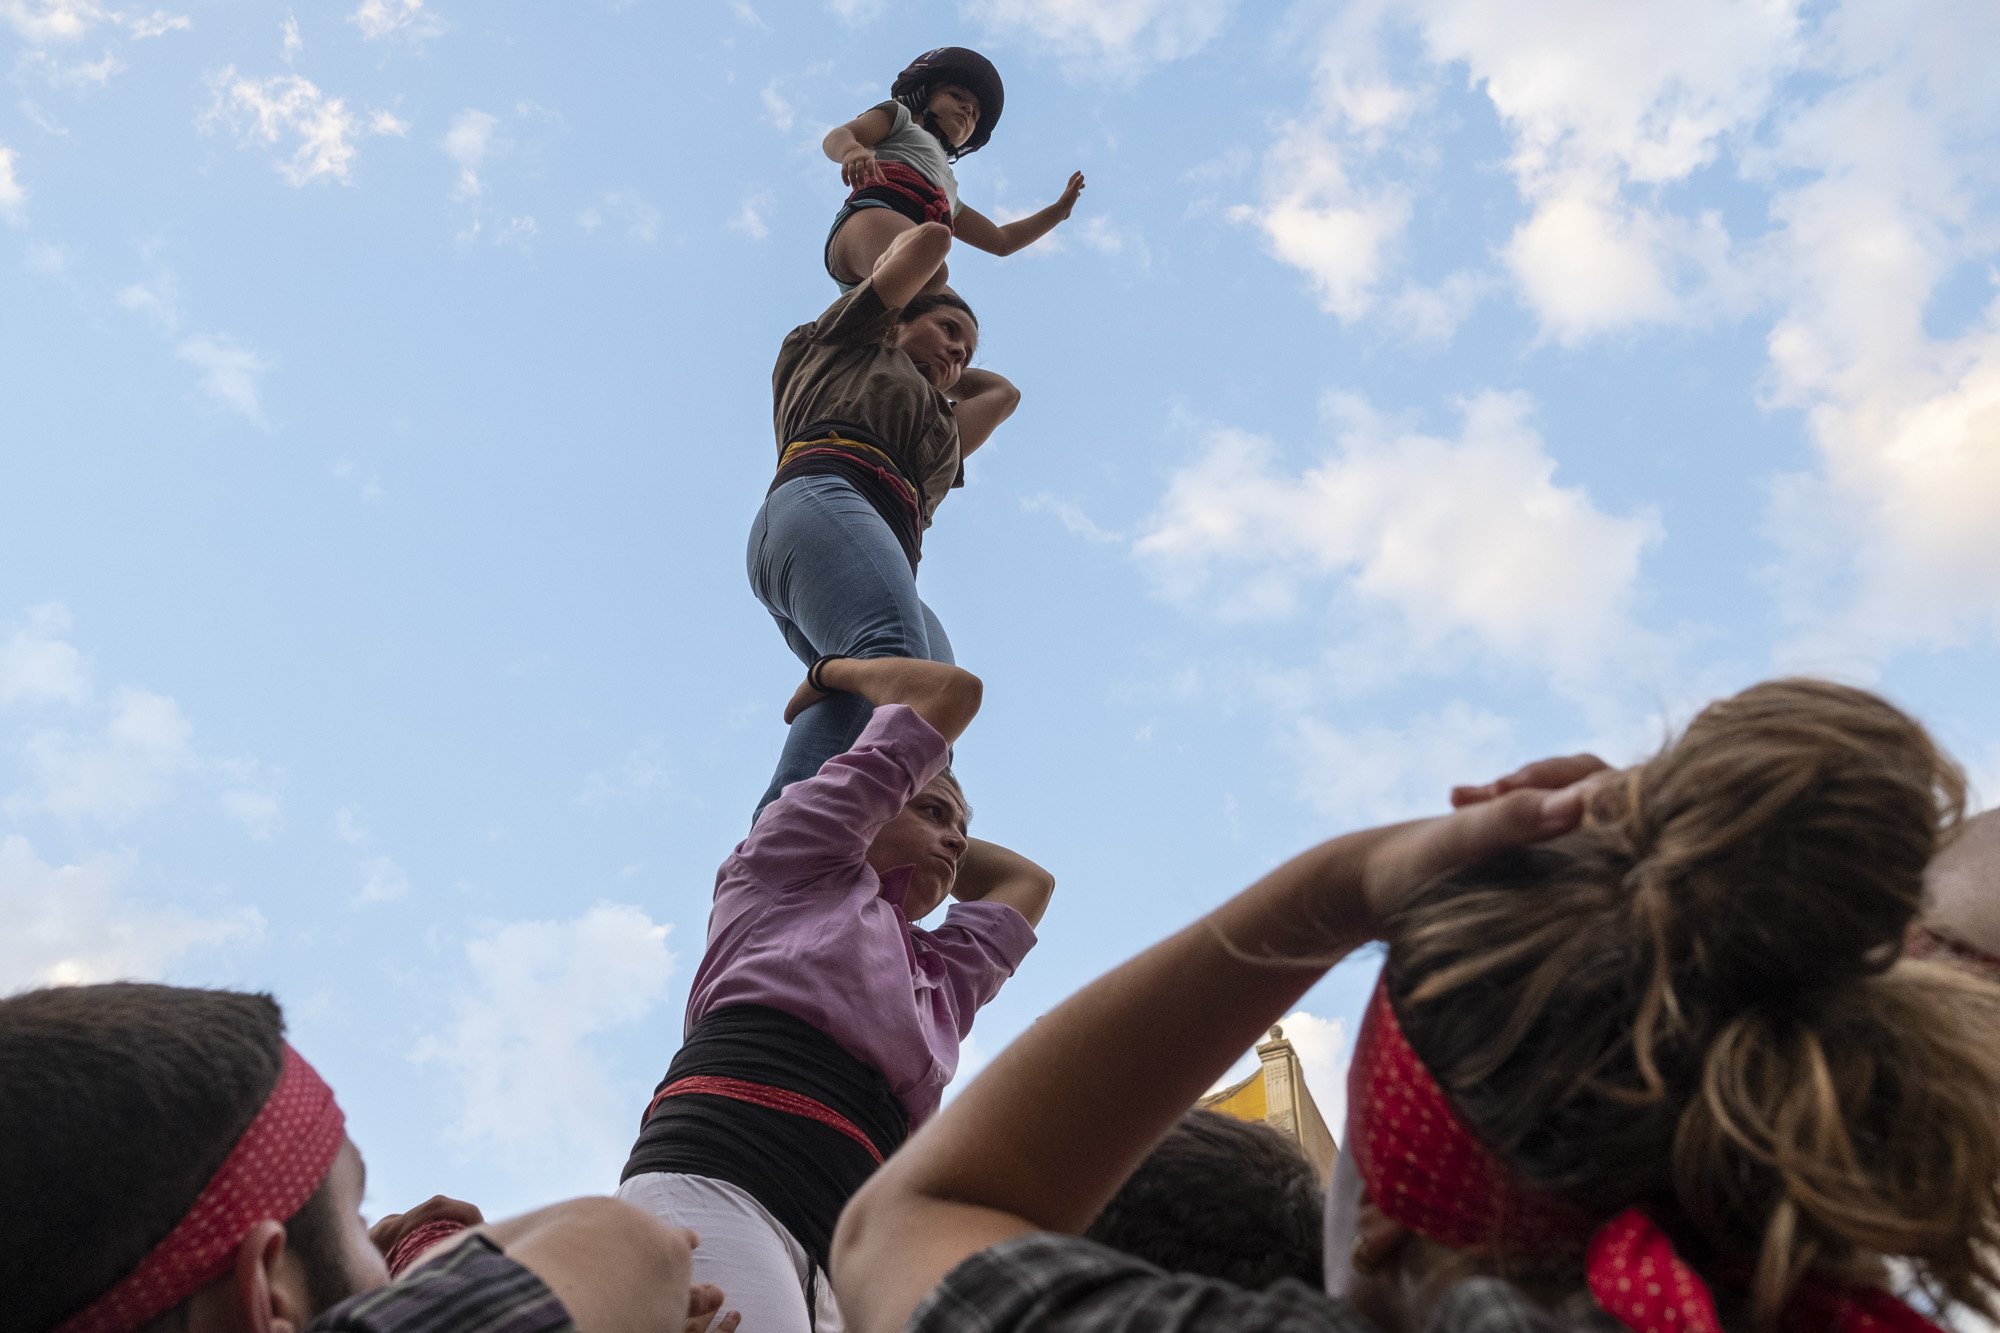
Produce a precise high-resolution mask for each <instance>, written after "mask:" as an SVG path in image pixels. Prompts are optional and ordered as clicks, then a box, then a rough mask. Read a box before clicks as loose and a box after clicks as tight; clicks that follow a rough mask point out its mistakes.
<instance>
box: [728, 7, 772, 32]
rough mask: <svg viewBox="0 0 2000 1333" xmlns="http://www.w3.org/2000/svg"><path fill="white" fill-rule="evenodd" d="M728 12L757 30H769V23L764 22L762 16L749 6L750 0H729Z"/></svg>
mask: <svg viewBox="0 0 2000 1333" xmlns="http://www.w3.org/2000/svg"><path fill="white" fill-rule="evenodd" d="M729 12H730V13H732V14H734V15H735V16H736V17H737V18H739V19H741V20H743V22H745V23H747V24H749V25H750V26H751V27H753V28H755V29H757V30H758V31H759V32H769V31H770V30H771V25H770V24H768V23H766V22H765V21H764V16H763V15H762V14H759V13H758V12H757V11H756V10H755V9H754V8H753V7H752V6H751V4H750V0H729Z"/></svg>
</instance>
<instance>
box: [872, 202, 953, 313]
mask: <svg viewBox="0 0 2000 1333" xmlns="http://www.w3.org/2000/svg"><path fill="white" fill-rule="evenodd" d="M950 253H951V228H950V227H947V226H946V225H945V224H944V223H942V222H925V223H920V224H919V225H917V226H914V227H912V228H910V229H909V230H908V231H903V232H898V233H896V239H895V240H893V241H891V242H889V248H888V249H887V250H884V251H883V252H882V257H881V258H880V259H878V260H876V261H875V272H874V274H873V275H872V276H871V283H872V285H873V286H874V288H875V295H876V296H878V297H880V298H881V301H882V304H883V305H885V306H888V307H889V308H890V309H891V310H900V309H902V308H903V307H904V306H906V305H908V304H909V303H910V302H911V301H913V300H915V299H916V297H917V293H918V292H921V291H922V290H923V289H924V288H925V287H926V286H928V285H929V284H930V280H931V279H932V278H933V277H935V276H936V274H937V271H938V266H939V265H941V264H943V263H944V260H945V256H946V255H948V254H950Z"/></svg>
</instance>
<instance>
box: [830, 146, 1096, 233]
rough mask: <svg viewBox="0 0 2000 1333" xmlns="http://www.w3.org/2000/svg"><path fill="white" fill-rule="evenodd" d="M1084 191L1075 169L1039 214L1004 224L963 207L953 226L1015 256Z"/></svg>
mask: <svg viewBox="0 0 2000 1333" xmlns="http://www.w3.org/2000/svg"><path fill="white" fill-rule="evenodd" d="M838 133H840V131H839V130H835V131H834V134H838ZM832 139H833V135H832V134H829V135H828V136H827V140H828V142H831V141H832ZM870 156H871V157H872V156H873V154H870ZM1082 193H1083V173H1082V172H1081V171H1072V172H1071V173H1070V176H1069V184H1068V185H1066V186H1064V187H1063V192H1062V198H1060V199H1058V200H1056V201H1055V202H1054V203H1053V204H1050V205H1049V206H1048V207H1047V208H1044V209H1043V210H1041V211H1040V212H1039V213H1030V214H1028V216H1026V217H1024V218H1017V219H1015V220H1014V221H1012V222H1009V223H1006V224H1005V225H1002V224H1000V223H996V222H994V221H993V219H991V218H989V217H987V216H986V215H985V214H984V213H982V212H980V211H979V210H978V209H976V208H969V207H965V206H961V207H960V208H959V210H958V216H956V217H955V218H953V219H952V223H951V228H952V230H953V231H954V232H956V233H957V234H958V239H959V240H961V241H964V242H965V243H966V244H967V245H969V246H972V247H973V248H974V249H976V250H984V251H985V252H986V253H987V254H989V255H1011V254H1013V253H1014V252H1015V251H1016V250H1022V249H1026V248H1027V247H1028V246H1031V245H1033V244H1034V243H1035V242H1036V241H1039V240H1041V239H1042V237H1044V236H1046V235H1048V234H1049V233H1050V232H1052V231H1054V230H1055V229H1056V224H1057V223H1059V222H1062V221H1064V220H1066V219H1067V218H1068V217H1069V215H1070V210H1071V209H1073V208H1075V207H1076V197H1077V196H1078V195H1080V194H1082Z"/></svg>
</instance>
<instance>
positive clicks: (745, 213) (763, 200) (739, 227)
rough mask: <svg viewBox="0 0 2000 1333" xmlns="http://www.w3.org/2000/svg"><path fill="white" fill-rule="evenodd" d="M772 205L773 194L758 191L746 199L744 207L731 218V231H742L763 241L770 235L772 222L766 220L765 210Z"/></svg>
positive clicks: (754, 239)
mask: <svg viewBox="0 0 2000 1333" xmlns="http://www.w3.org/2000/svg"><path fill="white" fill-rule="evenodd" d="M770 206H771V196H770V195H769V194H768V193H766V192H764V191H761V190H760V191H758V192H757V193H755V194H752V195H750V196H749V197H748V198H746V199H744V201H743V207H742V208H740V209H738V210H737V211H736V216H735V217H733V218H731V219H730V220H729V229H730V230H731V231H740V232H742V233H743V234H744V235H745V236H748V237H749V238H750V239H751V240H753V241H761V240H764V239H765V238H767V237H768V236H770V234H771V227H770V224H769V223H767V222H765V221H764V210H765V209H767V208H769V207H770Z"/></svg>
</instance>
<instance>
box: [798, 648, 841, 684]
mask: <svg viewBox="0 0 2000 1333" xmlns="http://www.w3.org/2000/svg"><path fill="white" fill-rule="evenodd" d="M846 660H847V658H846V657H845V656H843V655H842V654H840V653H827V654H825V655H824V656H821V657H815V658H814V659H813V664H812V665H811V666H809V667H807V668H806V684H808V685H810V686H812V687H813V688H814V689H816V690H818V691H819V692H820V693H821V694H832V693H833V692H834V691H833V689H832V687H831V686H829V685H828V684H827V683H826V680H825V678H824V677H822V676H821V675H820V668H822V667H824V666H825V665H826V664H827V663H828V662H845V661H846Z"/></svg>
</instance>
